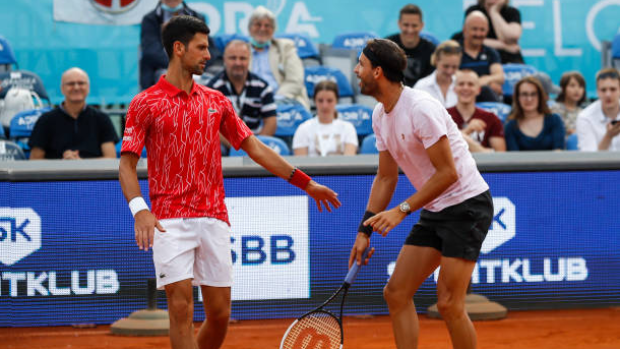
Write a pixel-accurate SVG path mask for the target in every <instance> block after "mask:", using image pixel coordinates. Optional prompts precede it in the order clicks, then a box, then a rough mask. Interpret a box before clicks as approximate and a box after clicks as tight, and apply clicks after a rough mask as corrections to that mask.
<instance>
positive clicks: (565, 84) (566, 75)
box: [555, 71, 586, 105]
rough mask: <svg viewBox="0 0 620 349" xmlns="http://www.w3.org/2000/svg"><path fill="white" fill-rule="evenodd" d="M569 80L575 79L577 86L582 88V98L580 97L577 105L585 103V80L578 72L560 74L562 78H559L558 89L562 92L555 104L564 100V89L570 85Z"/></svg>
mask: <svg viewBox="0 0 620 349" xmlns="http://www.w3.org/2000/svg"><path fill="white" fill-rule="evenodd" d="M570 79H575V81H577V83H578V84H579V86H581V87H583V96H581V99H580V100H579V101H577V105H580V104H583V102H585V101H586V80H585V79H584V78H583V75H581V73H580V72H578V71H569V72H566V73H564V74H562V77H561V78H560V88H561V89H562V91H561V92H560V94H558V96H557V97H556V99H555V100H556V101H557V102H560V103H564V100H565V99H566V88H567V87H568V84H569V83H570Z"/></svg>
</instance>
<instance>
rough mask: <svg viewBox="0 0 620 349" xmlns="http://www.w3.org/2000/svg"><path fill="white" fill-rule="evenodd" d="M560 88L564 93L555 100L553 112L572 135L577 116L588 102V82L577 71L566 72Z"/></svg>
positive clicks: (567, 132)
mask: <svg viewBox="0 0 620 349" xmlns="http://www.w3.org/2000/svg"><path fill="white" fill-rule="evenodd" d="M560 87H561V88H562V92H560V94H559V95H558V97H557V98H556V99H555V101H556V103H555V104H554V105H553V106H552V107H551V111H552V112H553V113H555V114H558V115H559V116H560V117H561V118H562V121H564V126H566V134H568V135H571V134H573V133H575V129H576V123H577V115H579V113H580V112H581V111H582V110H583V103H584V102H585V101H586V80H585V79H584V78H583V75H581V73H579V72H577V71H571V72H566V73H564V74H562V78H561V79H560Z"/></svg>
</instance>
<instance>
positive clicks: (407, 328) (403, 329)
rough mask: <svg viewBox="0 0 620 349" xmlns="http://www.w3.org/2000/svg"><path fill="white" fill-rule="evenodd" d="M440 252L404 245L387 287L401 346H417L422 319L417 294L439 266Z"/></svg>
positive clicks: (394, 328) (389, 303)
mask: <svg viewBox="0 0 620 349" xmlns="http://www.w3.org/2000/svg"><path fill="white" fill-rule="evenodd" d="M440 260H441V254H440V252H439V251H438V250H437V249H435V248H432V247H426V246H413V245H404V246H403V247H402V249H401V250H400V254H399V255H398V259H397V260H396V267H395V268H394V272H393V273H392V276H391V277H390V280H389V281H388V283H387V285H386V286H385V288H384V290H383V296H384V298H385V300H386V302H387V304H388V308H389V311H390V318H391V320H392V327H393V331H394V339H395V341H396V347H397V348H398V349H405V348H417V346H418V333H419V323H418V314H417V312H416V309H415V305H414V303H413V295H414V294H415V293H416V291H417V290H418V288H419V287H420V285H421V284H422V283H423V282H424V280H426V278H427V277H428V276H429V275H430V274H431V273H433V271H435V269H437V266H438V265H439V263H440Z"/></svg>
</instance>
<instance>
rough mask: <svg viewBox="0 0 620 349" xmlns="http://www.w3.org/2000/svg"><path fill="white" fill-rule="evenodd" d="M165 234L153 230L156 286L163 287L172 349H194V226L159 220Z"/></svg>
mask: <svg viewBox="0 0 620 349" xmlns="http://www.w3.org/2000/svg"><path fill="white" fill-rule="evenodd" d="M160 223H161V224H162V225H163V226H164V228H165V229H166V232H165V233H161V232H159V231H157V230H156V231H155V238H154V241H153V262H154V264H155V275H156V278H157V287H158V288H162V287H163V288H165V290H166V297H167V301H168V316H169V317H170V342H171V344H172V348H173V349H195V347H196V340H195V339H194V327H193V318H194V297H193V290H192V278H193V277H194V275H193V274H194V273H193V265H194V250H195V248H196V246H197V242H196V241H195V234H194V232H193V231H192V229H194V227H193V226H192V224H191V222H187V221H184V220H183V219H162V220H160Z"/></svg>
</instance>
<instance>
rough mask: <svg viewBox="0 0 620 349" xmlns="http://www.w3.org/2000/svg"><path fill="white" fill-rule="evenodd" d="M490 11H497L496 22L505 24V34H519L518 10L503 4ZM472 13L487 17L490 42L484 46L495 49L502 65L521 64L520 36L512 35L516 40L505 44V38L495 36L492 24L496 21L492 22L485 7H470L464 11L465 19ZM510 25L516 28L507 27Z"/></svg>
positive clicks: (519, 19) (519, 16) (519, 20)
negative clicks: (475, 12) (491, 46)
mask: <svg viewBox="0 0 620 349" xmlns="http://www.w3.org/2000/svg"><path fill="white" fill-rule="evenodd" d="M490 10H491V11H497V12H498V13H499V15H500V17H501V18H500V19H498V20H497V21H501V22H505V25H504V26H505V27H507V28H505V29H504V30H505V32H506V31H507V32H509V33H510V32H512V33H521V29H520V28H521V27H520V26H521V13H520V12H519V10H518V9H516V8H514V7H512V6H508V5H506V4H504V5H496V6H493V7H491V8H490ZM473 11H480V12H482V13H483V14H484V15H485V16H486V17H487V20H488V21H489V32H488V33H487V39H490V40H487V43H486V44H487V45H492V44H493V47H495V48H496V50H497V52H498V53H499V55H500V57H501V60H502V63H523V56H522V55H521V50H520V48H519V43H518V37H519V36H520V35H519V34H514V35H517V36H516V38H517V39H516V40H515V41H514V42H512V43H511V44H507V43H506V42H505V41H507V38H504V39H502V40H500V39H499V37H498V36H497V31H496V30H495V24H494V22H496V21H495V20H493V18H491V15H490V13H489V11H488V9H487V6H483V5H480V4H476V5H472V6H470V7H469V8H468V9H467V10H466V11H465V17H467V15H469V14H470V13H472V12H473ZM494 18H495V17H494ZM498 25H499V24H498ZM510 25H513V26H517V27H516V28H514V27H508V26H510ZM493 42H495V43H493Z"/></svg>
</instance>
